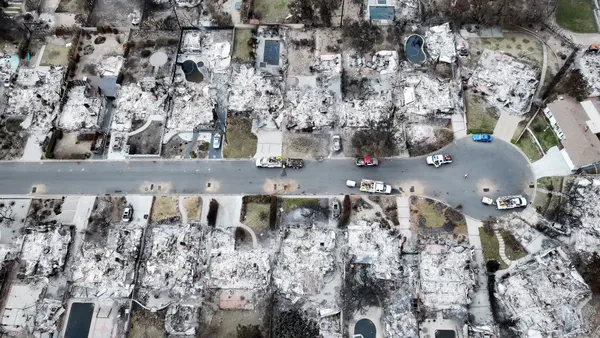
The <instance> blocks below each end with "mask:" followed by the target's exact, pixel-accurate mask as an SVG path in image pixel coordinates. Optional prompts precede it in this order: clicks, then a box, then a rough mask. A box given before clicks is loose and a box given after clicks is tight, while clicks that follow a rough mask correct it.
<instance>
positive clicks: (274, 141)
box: [254, 130, 283, 158]
mask: <svg viewBox="0 0 600 338" xmlns="http://www.w3.org/2000/svg"><path fill="white" fill-rule="evenodd" d="M256 135H257V137H258V141H257V144H256V154H255V155H254V158H261V157H266V156H281V154H282V152H283V133H282V132H280V131H262V130H260V131H258V132H257V133H256Z"/></svg>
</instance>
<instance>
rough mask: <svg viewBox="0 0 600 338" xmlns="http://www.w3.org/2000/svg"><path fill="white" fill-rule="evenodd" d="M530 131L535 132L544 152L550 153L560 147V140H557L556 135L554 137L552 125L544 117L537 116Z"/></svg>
mask: <svg viewBox="0 0 600 338" xmlns="http://www.w3.org/2000/svg"><path fill="white" fill-rule="evenodd" d="M529 129H531V131H533V134H534V135H535V137H536V138H537V140H538V142H540V145H541V146H542V149H544V151H548V149H550V148H552V147H554V146H557V145H558V139H557V138H556V135H554V131H553V130H552V127H550V124H549V123H548V121H546V118H544V116H542V115H541V114H537V115H536V116H535V118H534V119H533V122H531V125H530V127H529Z"/></svg>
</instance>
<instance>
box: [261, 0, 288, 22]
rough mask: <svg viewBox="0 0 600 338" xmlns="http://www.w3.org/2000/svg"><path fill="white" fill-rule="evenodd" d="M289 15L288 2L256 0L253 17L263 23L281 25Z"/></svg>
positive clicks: (281, 0)
mask: <svg viewBox="0 0 600 338" xmlns="http://www.w3.org/2000/svg"><path fill="white" fill-rule="evenodd" d="M288 14H290V10H289V9H288V2H287V1H285V0H256V1H255V2H254V16H255V17H256V18H257V19H259V20H260V21H261V22H264V23H283V21H284V20H285V18H286V17H287V16H288Z"/></svg>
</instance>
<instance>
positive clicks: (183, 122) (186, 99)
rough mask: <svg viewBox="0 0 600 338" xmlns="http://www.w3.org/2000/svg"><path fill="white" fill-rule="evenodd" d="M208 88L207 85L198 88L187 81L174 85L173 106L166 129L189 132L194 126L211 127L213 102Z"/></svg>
mask: <svg viewBox="0 0 600 338" xmlns="http://www.w3.org/2000/svg"><path fill="white" fill-rule="evenodd" d="M209 90H210V87H209V86H202V87H200V88H198V87H197V86H193V85H192V84H189V83H185V84H180V85H177V86H176V87H174V90H173V108H172V110H171V113H170V117H169V119H168V120H167V129H169V130H170V131H177V132H190V131H192V130H193V129H194V128H196V127H200V128H209V127H211V126H212V124H213V117H214V116H213V111H214V108H215V102H214V100H213V98H212V97H211V95H210V93H209Z"/></svg>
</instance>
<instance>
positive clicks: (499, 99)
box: [468, 49, 539, 115]
mask: <svg viewBox="0 0 600 338" xmlns="http://www.w3.org/2000/svg"><path fill="white" fill-rule="evenodd" d="M538 84H539V80H538V69H537V67H535V66H532V65H530V64H528V63H525V62H522V61H520V60H518V59H516V58H515V57H513V56H510V55H508V54H504V53H500V52H494V51H490V50H487V49H486V50H484V51H483V53H482V54H481V57H480V59H479V64H478V66H477V68H476V69H475V71H474V72H473V74H472V75H471V78H470V79H469V82H468V85H469V87H471V88H473V89H474V90H476V91H478V92H481V93H482V94H483V95H484V97H485V98H486V100H487V101H488V103H489V104H490V105H492V106H495V107H497V108H499V109H504V108H506V109H508V110H510V111H511V112H512V113H514V114H518V115H523V114H525V113H527V112H528V111H529V108H530V106H531V102H532V99H533V95H534V94H535V91H536V89H537V86H538Z"/></svg>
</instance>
